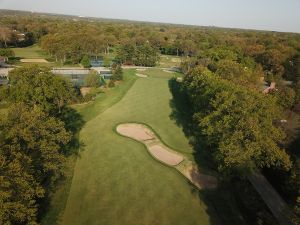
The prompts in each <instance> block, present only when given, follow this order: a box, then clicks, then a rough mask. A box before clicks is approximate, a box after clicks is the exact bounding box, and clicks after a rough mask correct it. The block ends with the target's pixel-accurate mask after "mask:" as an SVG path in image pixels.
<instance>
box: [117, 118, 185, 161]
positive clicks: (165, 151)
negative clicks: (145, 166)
mask: <svg viewBox="0 0 300 225" xmlns="http://www.w3.org/2000/svg"><path fill="white" fill-rule="evenodd" d="M117 132H118V133H119V134H122V135H123V136H126V137H130V138H132V139H135V140H137V141H140V142H143V143H144V144H145V145H146V146H147V148H148V150H149V152H150V153H151V155H152V156H153V157H154V158H156V159H158V160H159V161H161V162H163V163H165V164H167V165H169V166H176V165H178V164H179V163H181V162H182V161H183V159H184V158H183V157H182V156H181V155H179V154H177V153H175V152H172V150H170V149H169V148H168V147H166V146H165V145H163V144H162V143H160V141H159V139H158V138H157V137H156V135H155V134H154V133H153V132H152V131H151V130H150V129H149V128H148V127H146V126H144V125H141V124H121V125H119V126H118V127H117ZM157 142H158V143H157Z"/></svg>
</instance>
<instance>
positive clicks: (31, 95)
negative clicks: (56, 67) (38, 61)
mask: <svg viewBox="0 0 300 225" xmlns="http://www.w3.org/2000/svg"><path fill="white" fill-rule="evenodd" d="M9 79H10V86H9V88H8V93H9V97H8V99H9V100H10V101H12V102H15V103H18V102H23V103H25V104H26V105H28V106H31V107H35V106H39V107H41V108H42V109H43V110H44V111H45V112H48V113H50V114H51V115H56V114H59V113H61V111H62V109H63V108H64V107H65V106H66V105H67V103H68V102H69V101H70V100H71V99H72V98H73V86H72V84H71V83H70V82H69V81H67V80H65V79H63V78H61V77H60V76H57V75H54V74H53V73H52V72H51V71H50V69H49V68H47V67H38V66H36V65H33V66H25V67H21V68H17V69H14V70H12V71H10V72H9Z"/></svg>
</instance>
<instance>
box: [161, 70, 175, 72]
mask: <svg viewBox="0 0 300 225" xmlns="http://www.w3.org/2000/svg"><path fill="white" fill-rule="evenodd" d="M163 71H164V72H166V73H174V72H173V71H171V70H163Z"/></svg>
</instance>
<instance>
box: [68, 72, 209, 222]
mask: <svg viewBox="0 0 300 225" xmlns="http://www.w3.org/2000/svg"><path fill="white" fill-rule="evenodd" d="M166 74H167V73H166ZM166 74H163V75H166ZM170 98H171V94H170V92H169V88H168V79H164V78H163V79H162V78H159V79H158V78H157V77H156V78H151V77H149V78H145V79H142V78H141V79H138V80H137V81H136V83H135V84H134V85H133V86H132V88H131V89H130V90H129V91H128V92H127V94H126V95H125V97H124V98H122V100H121V101H119V102H118V103H117V104H115V105H113V106H112V107H111V108H109V109H107V110H106V111H104V112H103V113H101V114H99V115H98V116H96V117H94V118H93V119H91V120H90V121H89V122H88V123H86V125H85V127H84V128H83V129H82V131H81V134H80V137H81V140H82V141H83V143H84V145H85V148H84V150H83V151H82V152H81V153H80V158H78V160H77V163H76V166H75V169H74V177H73V181H72V186H71V190H70V195H69V198H68V202H67V206H66V209H65V213H64V218H63V222H62V224H72V225H76V224H131V225H134V224H139V225H140V224H161V225H163V224H174V225H175V224H203V225H205V224H209V223H210V220H211V218H210V215H209V213H208V212H207V210H208V209H207V206H206V204H205V203H204V202H203V201H201V199H199V192H198V191H197V190H196V189H195V188H194V187H193V186H191V185H189V183H188V181H187V180H186V179H185V178H184V177H183V176H181V175H180V174H179V173H178V172H176V170H175V169H172V168H169V167H166V166H164V165H162V164H161V163H159V162H157V161H155V160H154V159H153V158H152V157H151V156H150V155H149V153H148V152H147V151H146V149H145V147H144V146H143V145H142V144H139V143H137V142H135V141H132V140H130V139H127V138H124V137H121V136H119V135H118V134H116V133H115V132H114V127H115V126H116V125H117V124H119V123H123V122H124V123H125V122H130V121H135V122H142V123H146V124H149V125H150V126H151V127H152V128H153V129H155V131H156V132H157V133H159V135H160V137H161V138H162V139H163V140H164V142H165V143H167V144H168V145H169V146H171V147H173V148H174V149H180V150H182V151H183V152H185V153H186V154H191V153H192V148H191V147H190V146H189V144H188V142H187V139H186V138H185V136H184V134H183V132H182V130H181V128H179V127H178V126H177V125H176V124H175V122H174V121H172V120H171V119H170V117H169V115H170V114H171V108H170V106H169V101H170Z"/></svg>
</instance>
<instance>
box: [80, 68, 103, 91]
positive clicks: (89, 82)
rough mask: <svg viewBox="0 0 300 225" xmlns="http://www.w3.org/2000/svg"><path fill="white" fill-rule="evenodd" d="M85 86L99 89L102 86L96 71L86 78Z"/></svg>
mask: <svg viewBox="0 0 300 225" xmlns="http://www.w3.org/2000/svg"><path fill="white" fill-rule="evenodd" d="M84 82H85V85H86V86H87V87H95V88H97V87H99V86H100V76H99V75H98V73H97V72H96V71H91V72H90V73H89V74H88V75H87V76H86V77H85V80H84Z"/></svg>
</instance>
